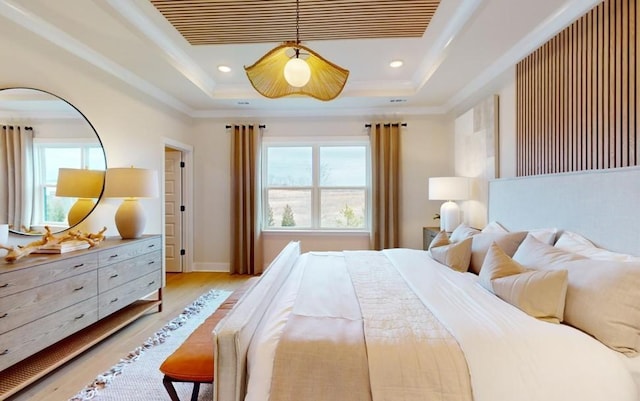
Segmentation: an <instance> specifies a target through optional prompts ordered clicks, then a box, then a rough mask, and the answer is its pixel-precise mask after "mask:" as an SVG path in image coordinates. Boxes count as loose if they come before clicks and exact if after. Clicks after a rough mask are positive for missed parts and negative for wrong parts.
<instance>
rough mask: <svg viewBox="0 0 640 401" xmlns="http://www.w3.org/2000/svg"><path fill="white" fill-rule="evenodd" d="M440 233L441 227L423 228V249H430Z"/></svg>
mask: <svg viewBox="0 0 640 401" xmlns="http://www.w3.org/2000/svg"><path fill="white" fill-rule="evenodd" d="M439 232H440V227H422V249H424V250H425V251H426V250H427V249H429V244H430V243H431V241H433V239H434V238H435V237H436V235H438V233H439Z"/></svg>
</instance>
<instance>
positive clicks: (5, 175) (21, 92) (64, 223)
mask: <svg viewBox="0 0 640 401" xmlns="http://www.w3.org/2000/svg"><path fill="white" fill-rule="evenodd" d="M0 123H1V130H0V224H3V223H4V224H9V230H10V231H11V232H13V233H17V234H31V235H40V234H42V233H43V232H44V231H45V230H44V227H45V226H49V227H50V229H51V231H52V232H54V233H57V232H60V231H64V230H66V229H68V228H70V227H73V226H75V225H77V224H78V223H80V222H81V221H82V220H84V219H85V218H86V217H87V216H88V215H89V214H90V213H91V211H92V210H93V208H94V207H95V205H96V203H97V201H98V200H99V198H100V196H101V195H102V190H103V188H104V172H105V170H106V164H107V163H106V157H105V153H104V148H103V147H102V142H101V141H100V137H98V134H97V133H96V130H95V129H94V128H93V126H92V125H91V123H90V122H89V121H88V120H87V119H86V118H85V116H84V115H83V114H82V113H81V112H80V111H79V110H78V109H76V108H75V107H74V106H73V105H72V104H70V103H69V102H67V101H66V100H64V99H62V98H60V97H58V96H56V95H53V94H51V93H48V92H45V91H42V90H38V89H32V88H8V89H1V90H0Z"/></svg>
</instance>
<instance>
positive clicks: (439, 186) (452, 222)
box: [429, 177, 469, 232]
mask: <svg viewBox="0 0 640 401" xmlns="http://www.w3.org/2000/svg"><path fill="white" fill-rule="evenodd" d="M429 199H430V200H444V201H446V202H444V203H443V204H442V206H440V229H441V230H445V231H446V232H451V231H453V230H455V228H456V227H457V226H458V225H460V207H459V206H458V204H457V203H455V202H453V201H455V200H467V199H469V178H467V177H430V178H429Z"/></svg>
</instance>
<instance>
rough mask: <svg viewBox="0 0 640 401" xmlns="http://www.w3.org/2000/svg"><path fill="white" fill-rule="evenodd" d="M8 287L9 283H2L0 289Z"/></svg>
mask: <svg viewBox="0 0 640 401" xmlns="http://www.w3.org/2000/svg"><path fill="white" fill-rule="evenodd" d="M8 286H9V283H4V284H2V285H0V288H7V287H8Z"/></svg>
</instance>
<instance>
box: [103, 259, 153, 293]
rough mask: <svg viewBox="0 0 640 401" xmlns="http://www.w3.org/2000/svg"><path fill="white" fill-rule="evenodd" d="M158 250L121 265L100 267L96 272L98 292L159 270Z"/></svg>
mask: <svg viewBox="0 0 640 401" xmlns="http://www.w3.org/2000/svg"><path fill="white" fill-rule="evenodd" d="M161 257H162V255H161V252H160V249H158V250H157V251H154V252H151V253H148V254H145V255H141V256H136V257H135V258H132V259H129V260H125V261H123V262H121V263H115V264H112V265H109V266H105V267H101V268H100V269H99V270H98V288H99V290H100V292H105V291H108V290H110V289H112V288H115V287H118V286H120V285H123V284H126V283H129V282H130V281H132V280H135V279H136V278H138V277H141V276H144V275H145V274H149V273H151V272H153V271H156V270H158V269H160V268H161V264H160V258H161Z"/></svg>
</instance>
